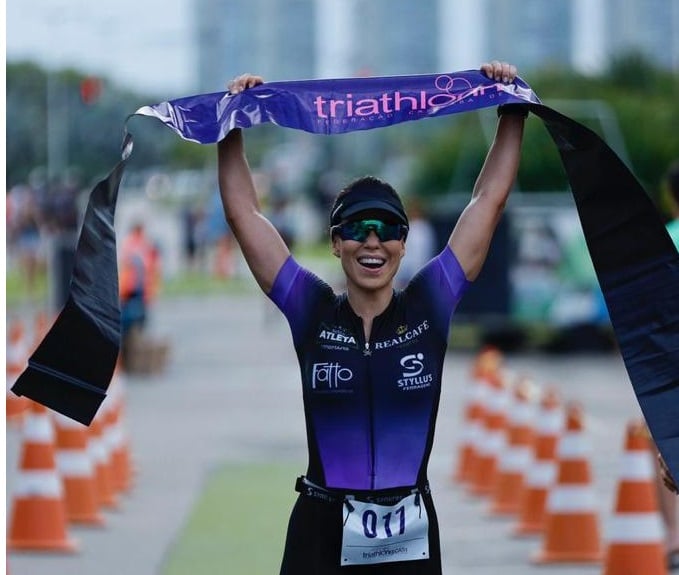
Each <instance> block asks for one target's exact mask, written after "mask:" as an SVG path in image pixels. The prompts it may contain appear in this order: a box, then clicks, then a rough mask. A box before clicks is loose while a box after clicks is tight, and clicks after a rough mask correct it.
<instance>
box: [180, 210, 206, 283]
mask: <svg viewBox="0 0 679 575" xmlns="http://www.w3.org/2000/svg"><path fill="white" fill-rule="evenodd" d="M202 218H203V212H202V210H201V209H200V208H199V207H197V206H193V205H190V204H189V205H186V206H184V208H183V209H182V212H181V219H182V247H183V250H184V263H185V267H186V269H187V270H189V271H194V270H195V269H196V268H198V267H199V262H200V260H201V253H202V245H201V238H200V226H201V220H202Z"/></svg>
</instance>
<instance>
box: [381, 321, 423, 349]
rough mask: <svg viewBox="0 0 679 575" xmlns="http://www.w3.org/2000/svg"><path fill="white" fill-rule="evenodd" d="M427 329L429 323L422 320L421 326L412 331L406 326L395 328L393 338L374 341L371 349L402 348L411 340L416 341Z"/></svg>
mask: <svg viewBox="0 0 679 575" xmlns="http://www.w3.org/2000/svg"><path fill="white" fill-rule="evenodd" d="M428 329H429V321H428V320H426V319H425V320H424V321H423V322H422V323H421V324H419V325H418V326H416V327H414V328H413V329H408V327H407V326H405V325H402V326H399V327H398V328H396V334H395V335H394V337H391V338H389V339H384V340H382V341H376V342H375V343H374V344H373V349H376V350H379V349H388V348H390V347H397V346H402V345H405V344H409V343H411V342H412V341H413V340H415V339H417V338H418V337H419V336H420V335H421V334H423V333H424V332H425V331H427V330H428Z"/></svg>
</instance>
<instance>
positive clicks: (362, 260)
mask: <svg viewBox="0 0 679 575" xmlns="http://www.w3.org/2000/svg"><path fill="white" fill-rule="evenodd" d="M358 261H359V263H361V264H363V265H373V266H381V265H382V264H383V263H384V260H383V259H382V258H359V260H358Z"/></svg>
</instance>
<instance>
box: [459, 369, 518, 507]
mask: <svg viewBox="0 0 679 575" xmlns="http://www.w3.org/2000/svg"><path fill="white" fill-rule="evenodd" d="M484 379H485V381H486V385H488V386H489V396H488V400H487V405H486V409H485V410H484V417H483V426H482V435H481V437H480V438H479V443H478V445H477V446H476V458H475V462H474V467H473V469H472V472H471V477H470V481H469V483H468V489H469V492H470V493H472V494H473V495H478V496H482V497H483V496H487V495H490V494H491V493H492V491H493V485H494V483H495V479H496V477H497V469H498V460H499V457H500V453H501V452H502V450H503V448H504V447H505V444H506V431H507V409H508V405H509V398H510V395H509V393H510V392H509V388H508V386H507V382H506V379H505V377H504V376H503V375H502V374H501V373H499V372H498V373H495V374H489V375H487V376H486V377H485V378H484Z"/></svg>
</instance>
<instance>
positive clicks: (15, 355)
mask: <svg viewBox="0 0 679 575" xmlns="http://www.w3.org/2000/svg"><path fill="white" fill-rule="evenodd" d="M6 352H7V358H6V371H7V379H6V381H5V383H6V408H5V414H6V416H7V423H17V422H19V421H21V419H22V418H23V416H24V414H25V413H26V410H27V409H28V406H29V401H28V398H26V397H23V396H19V395H16V394H15V393H14V392H13V391H11V389H12V386H13V385H14V383H15V382H16V380H17V378H18V377H19V376H20V375H21V373H22V372H23V371H24V369H25V368H26V365H27V362H28V356H29V349H28V343H27V341H26V330H25V329H24V324H23V322H22V321H21V320H18V319H17V320H14V321H12V322H10V324H9V330H8V333H7V347H6Z"/></svg>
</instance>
